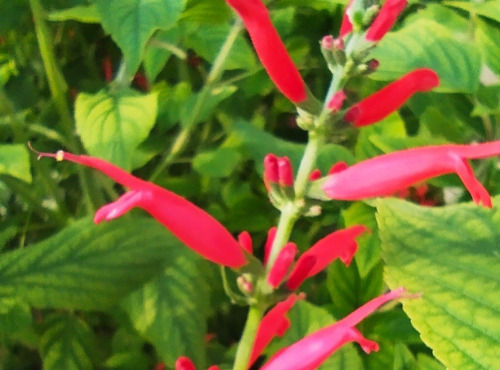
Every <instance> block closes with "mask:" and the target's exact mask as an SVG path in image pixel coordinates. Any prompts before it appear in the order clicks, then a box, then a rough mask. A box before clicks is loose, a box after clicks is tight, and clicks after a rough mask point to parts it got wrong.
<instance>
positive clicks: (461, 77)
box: [370, 17, 481, 92]
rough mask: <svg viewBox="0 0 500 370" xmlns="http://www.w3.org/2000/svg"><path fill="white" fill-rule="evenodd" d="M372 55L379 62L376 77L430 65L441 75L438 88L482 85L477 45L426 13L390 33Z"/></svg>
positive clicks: (471, 88) (469, 88) (389, 77)
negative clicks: (480, 83)
mask: <svg viewBox="0 0 500 370" xmlns="http://www.w3.org/2000/svg"><path fill="white" fill-rule="evenodd" d="M371 56H372V57H373V58H375V59H377V60H378V61H379V62H380V67H379V68H378V69H377V71H376V72H375V73H373V74H372V75H370V77H372V78H374V79H376V80H395V79H397V78H399V77H401V76H402V75H404V74H406V73H408V72H410V71H412V70H414V69H416V68H421V67H428V68H431V69H433V70H434V71H436V73H437V74H438V75H439V79H440V85H439V87H437V88H436V89H435V91H440V92H472V91H475V90H476V89H477V87H478V86H479V73H480V69H481V55H480V53H479V51H478V50H477V48H476V46H475V45H474V44H472V43H468V42H464V41H461V40H459V39H457V38H455V37H454V35H453V34H452V32H451V31H450V30H449V29H448V28H446V27H444V26H442V25H440V24H439V23H437V22H434V21H432V20H430V19H427V18H424V17H422V18H419V19H416V20H414V21H413V22H411V23H410V24H408V25H407V26H405V27H403V28H402V29H401V30H399V31H396V32H392V33H389V34H387V35H386V36H385V37H384V39H383V40H382V41H381V42H380V44H379V46H378V47H377V48H376V49H375V50H374V51H373V53H372V55H371Z"/></svg>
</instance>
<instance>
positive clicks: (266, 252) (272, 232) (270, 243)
mask: <svg viewBox="0 0 500 370" xmlns="http://www.w3.org/2000/svg"><path fill="white" fill-rule="evenodd" d="M277 230H278V229H277V228H276V227H272V228H270V229H269V231H268V232H267V239H266V244H265V245H264V266H266V265H267V260H268V259H269V254H270V253H271V248H272V247H273V243H274V238H275V237H276V231H277Z"/></svg>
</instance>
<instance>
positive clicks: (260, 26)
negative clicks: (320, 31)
mask: <svg viewBox="0 0 500 370" xmlns="http://www.w3.org/2000/svg"><path fill="white" fill-rule="evenodd" d="M226 1H227V3H228V4H229V5H230V6H231V7H232V8H233V9H234V10H235V11H236V12H237V13H238V14H239V15H240V17H241V19H242V20H243V22H244V23H245V26H246V29H247V31H248V34H249V35H250V38H251V39H252V43H253V46H254V48H255V51H256V52H257V55H258V56H259V59H260V61H261V63H262V65H263V66H264V68H265V69H266V71H267V73H268V74H269V77H270V78H271V80H273V82H274V83H275V85H276V86H277V87H278V89H279V90H280V91H281V92H282V93H283V94H284V95H285V96H286V97H287V98H288V99H290V100H291V101H292V102H294V103H300V102H302V101H304V100H306V98H307V93H306V85H305V83H304V81H303V80H302V77H301V76H300V73H299V71H298V70H297V68H296V67H295V65H294V64H293V61H292V59H291V58H290V55H288V52H287V51H286V48H285V45H284V44H283V41H281V39H280V36H279V35H278V32H277V31H276V29H275V28H274V26H273V24H272V22H271V18H270V17H269V12H268V11H267V9H266V7H265V5H264V4H263V3H262V1H261V0H226Z"/></svg>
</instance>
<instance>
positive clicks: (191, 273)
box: [124, 250, 208, 366]
mask: <svg viewBox="0 0 500 370" xmlns="http://www.w3.org/2000/svg"><path fill="white" fill-rule="evenodd" d="M200 263H201V262H200V259H199V258H198V257H196V256H195V255H194V254H193V253H191V252H188V251H187V250H183V253H178V254H177V257H176V258H175V260H173V261H172V262H171V264H170V265H169V267H168V268H167V269H166V270H165V273H164V274H163V275H162V276H160V277H158V278H156V279H155V280H153V281H152V282H150V283H148V284H146V285H145V286H144V287H143V288H141V289H140V290H139V291H137V292H134V293H133V294H132V295H131V296H130V297H128V298H127V299H126V300H125V302H124V307H125V310H126V311H127V312H128V314H129V316H130V319H131V320H132V323H133V325H134V327H135V328H136V330H137V331H138V332H139V333H141V334H142V335H143V336H144V337H145V338H146V339H148V340H149V341H150V342H151V343H153V344H154V346H155V348H156V351H157V352H158V353H159V355H160V356H161V357H162V359H163V360H164V361H165V362H166V363H167V364H168V365H170V366H173V364H174V363H175V361H176V359H177V358H178V357H179V356H189V357H190V358H191V359H192V360H193V361H195V362H196V363H197V364H198V366H202V365H203V364H204V362H205V353H204V351H203V350H202V349H203V346H204V344H203V338H204V335H205V333H206V324H205V320H206V315H207V312H208V308H207V304H208V286H207V284H206V280H205V278H204V277H203V274H202V272H201V271H203V270H202V269H200Z"/></svg>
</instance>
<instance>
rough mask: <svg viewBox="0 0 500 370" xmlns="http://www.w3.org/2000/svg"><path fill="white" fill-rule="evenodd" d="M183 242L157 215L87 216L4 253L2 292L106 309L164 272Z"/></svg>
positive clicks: (44, 303)
mask: <svg viewBox="0 0 500 370" xmlns="http://www.w3.org/2000/svg"><path fill="white" fill-rule="evenodd" d="M176 247H180V245H179V242H178V241H177V240H176V239H174V237H173V236H171V235H170V234H169V233H168V232H167V231H166V230H165V229H164V228H163V226H161V225H160V224H158V223H157V222H156V221H155V220H153V219H146V218H127V217H123V218H120V219H117V220H114V221H112V222H109V223H106V224H101V225H94V224H93V223H92V220H90V219H83V220H80V221H78V222H76V223H73V224H71V225H69V226H67V227H66V228H65V229H63V230H62V231H61V232H60V233H58V234H56V235H54V236H52V237H50V238H48V239H47V240H44V241H42V242H40V243H38V244H36V245H32V246H30V247H26V248H24V249H19V250H15V251H12V252H7V253H4V254H2V255H0V296H12V295H14V296H16V297H19V298H20V299H22V300H24V301H26V302H27V303H29V304H30V305H32V306H35V307H39V308H45V307H54V308H58V307H61V308H62V307H64V308H77V309H85V310H97V309H106V308H109V307H110V306H112V305H114V304H116V303H117V302H118V301H119V300H120V299H121V298H122V297H123V296H125V295H126V294H128V293H130V292H131V291H133V290H134V289H137V288H138V287H139V286H141V284H143V283H144V282H146V281H148V280H149V279H151V278H152V277H153V276H155V275H156V274H158V273H160V272H161V270H162V269H163V268H164V266H165V264H166V261H167V260H168V259H169V258H170V256H169V255H171V254H174V251H175V248H176Z"/></svg>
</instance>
